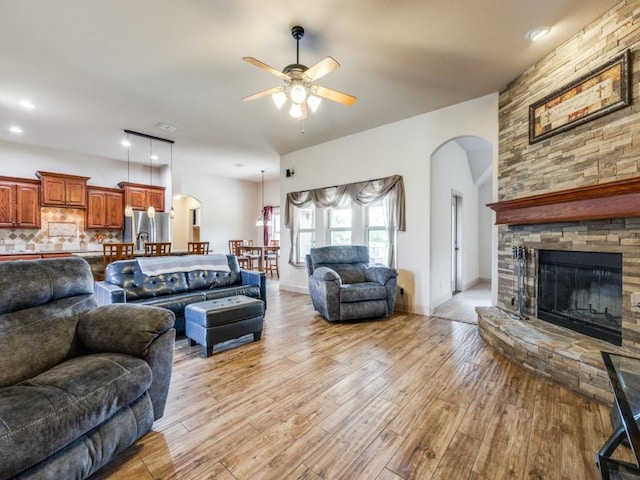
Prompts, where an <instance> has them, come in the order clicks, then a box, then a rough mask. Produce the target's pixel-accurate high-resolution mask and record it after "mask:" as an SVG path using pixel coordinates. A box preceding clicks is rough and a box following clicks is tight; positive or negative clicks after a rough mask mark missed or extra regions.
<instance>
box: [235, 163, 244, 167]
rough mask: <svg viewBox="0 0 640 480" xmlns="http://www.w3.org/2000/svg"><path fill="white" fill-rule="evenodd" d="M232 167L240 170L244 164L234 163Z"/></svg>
mask: <svg viewBox="0 0 640 480" xmlns="http://www.w3.org/2000/svg"><path fill="white" fill-rule="evenodd" d="M233 166H234V167H238V168H241V167H244V163H234V164H233Z"/></svg>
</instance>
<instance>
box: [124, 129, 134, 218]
mask: <svg viewBox="0 0 640 480" xmlns="http://www.w3.org/2000/svg"><path fill="white" fill-rule="evenodd" d="M130 150H131V140H130V139H129V133H128V132H127V183H129V182H131V165H130V159H129V151H130ZM124 216H125V217H129V218H131V217H133V207H132V206H131V202H127V206H126V207H124Z"/></svg>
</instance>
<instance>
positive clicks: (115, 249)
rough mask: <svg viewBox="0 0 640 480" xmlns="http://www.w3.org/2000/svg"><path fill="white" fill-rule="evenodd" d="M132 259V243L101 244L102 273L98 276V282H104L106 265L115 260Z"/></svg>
mask: <svg viewBox="0 0 640 480" xmlns="http://www.w3.org/2000/svg"><path fill="white" fill-rule="evenodd" d="M131 258H134V244H133V243H103V244H102V273H100V274H98V277H99V278H98V279H99V280H104V275H105V272H106V271H107V265H109V264H110V263H111V262H115V261H116V260H128V259H131Z"/></svg>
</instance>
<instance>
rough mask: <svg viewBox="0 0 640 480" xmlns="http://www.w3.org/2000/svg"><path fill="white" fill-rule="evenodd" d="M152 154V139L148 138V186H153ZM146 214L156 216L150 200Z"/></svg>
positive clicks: (150, 216)
mask: <svg viewBox="0 0 640 480" xmlns="http://www.w3.org/2000/svg"><path fill="white" fill-rule="evenodd" d="M152 156H153V140H152V139H151V138H149V185H150V186H153V170H152V167H151V160H152V158H151V157H152ZM147 216H148V217H149V218H155V216H156V209H155V208H153V205H151V202H149V206H148V207H147Z"/></svg>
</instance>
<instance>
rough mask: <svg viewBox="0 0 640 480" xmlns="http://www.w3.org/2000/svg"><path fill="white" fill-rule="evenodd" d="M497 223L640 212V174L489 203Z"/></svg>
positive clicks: (560, 220)
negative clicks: (612, 180)
mask: <svg viewBox="0 0 640 480" xmlns="http://www.w3.org/2000/svg"><path fill="white" fill-rule="evenodd" d="M487 206H488V207H489V208H491V209H492V210H493V211H494V212H496V225H504V224H507V225H526V224H533V223H552V222H569V221H579V220H597V219H603V218H622V217H637V216H640V177H637V178H631V179H626V180H618V181H615V182H609V183H602V184H598V185H589V186H587V187H579V188H572V189H569V190H561V191H559V192H553V193H543V194H540V195H532V196H530V197H524V198H517V199H515V200H505V201H503V202H495V203H489V204H487Z"/></svg>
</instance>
